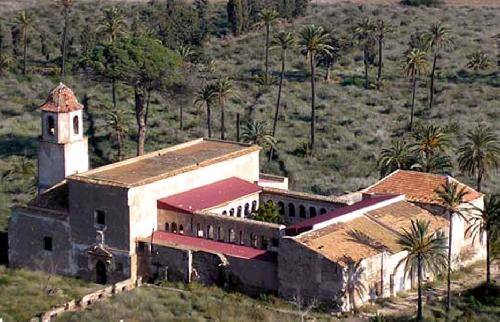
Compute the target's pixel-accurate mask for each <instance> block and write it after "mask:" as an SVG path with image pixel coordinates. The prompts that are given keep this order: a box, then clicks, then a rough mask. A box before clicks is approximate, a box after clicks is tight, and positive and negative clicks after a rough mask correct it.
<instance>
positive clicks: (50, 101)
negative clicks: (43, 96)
mask: <svg viewBox="0 0 500 322" xmlns="http://www.w3.org/2000/svg"><path fill="white" fill-rule="evenodd" d="M40 108H41V109H42V111H47V112H54V113H68V112H73V111H77V110H81V109H82V108H83V106H82V105H81V104H80V103H78V99H77V98H76V96H75V94H74V93H73V91H72V90H71V89H70V88H69V87H67V86H66V85H64V84H63V83H60V84H59V85H58V86H57V87H56V88H54V89H53V90H52V91H50V93H49V97H47V100H46V101H45V103H44V104H43V105H42V106H40Z"/></svg>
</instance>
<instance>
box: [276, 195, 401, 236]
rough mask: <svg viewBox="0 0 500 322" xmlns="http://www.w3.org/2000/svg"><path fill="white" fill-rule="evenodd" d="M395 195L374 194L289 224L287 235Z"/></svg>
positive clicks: (298, 232)
mask: <svg viewBox="0 0 500 322" xmlns="http://www.w3.org/2000/svg"><path fill="white" fill-rule="evenodd" d="M394 197H395V195H387V194H386V195H379V196H372V197H368V198H366V199H363V200H361V201H359V202H356V203H354V204H352V205H349V206H345V207H341V208H338V209H335V210H332V211H330V212H327V213H326V214H323V215H317V216H316V217H312V218H309V219H306V220H304V221H301V222H299V223H297V224H294V225H291V226H288V227H287V228H286V230H285V231H286V234H287V235H291V236H294V235H298V234H300V233H303V232H305V231H308V230H311V229H312V228H313V226H314V225H316V224H319V223H322V222H324V221H327V220H330V219H333V218H337V217H340V216H343V215H346V214H349V213H351V212H353V211H356V210H360V209H362V208H366V207H370V206H373V205H375V204H377V203H379V202H382V201H386V200H389V199H392V198H394Z"/></svg>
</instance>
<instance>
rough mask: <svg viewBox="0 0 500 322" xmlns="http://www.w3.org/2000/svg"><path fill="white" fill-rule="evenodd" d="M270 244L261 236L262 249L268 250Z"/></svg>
mask: <svg viewBox="0 0 500 322" xmlns="http://www.w3.org/2000/svg"><path fill="white" fill-rule="evenodd" d="M268 244H269V242H268V240H267V238H266V237H264V236H260V245H261V248H262V249H267V246H268Z"/></svg>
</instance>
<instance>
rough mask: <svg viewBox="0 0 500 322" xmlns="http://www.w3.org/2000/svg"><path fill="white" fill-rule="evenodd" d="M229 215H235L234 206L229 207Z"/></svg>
mask: <svg viewBox="0 0 500 322" xmlns="http://www.w3.org/2000/svg"><path fill="white" fill-rule="evenodd" d="M229 216H231V217H233V216H234V208H231V209H229Z"/></svg>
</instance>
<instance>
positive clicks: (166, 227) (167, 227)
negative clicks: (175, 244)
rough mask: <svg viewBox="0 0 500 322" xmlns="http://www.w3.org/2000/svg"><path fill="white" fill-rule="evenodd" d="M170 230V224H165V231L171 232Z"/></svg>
mask: <svg viewBox="0 0 500 322" xmlns="http://www.w3.org/2000/svg"><path fill="white" fill-rule="evenodd" d="M169 230H170V227H169V225H168V222H166V223H165V231H169Z"/></svg>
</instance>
